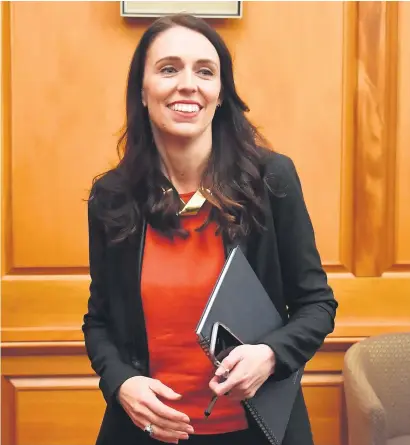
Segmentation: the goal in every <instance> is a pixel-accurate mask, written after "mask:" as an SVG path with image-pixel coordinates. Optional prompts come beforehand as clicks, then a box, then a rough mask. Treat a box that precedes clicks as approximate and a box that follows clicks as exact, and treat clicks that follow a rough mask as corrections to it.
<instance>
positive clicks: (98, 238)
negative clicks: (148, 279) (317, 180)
mask: <svg viewBox="0 0 410 445" xmlns="http://www.w3.org/2000/svg"><path fill="white" fill-rule="evenodd" d="M262 164H263V165H262V166H261V168H262V169H263V170H262V171H263V176H264V178H265V182H266V186H265V196H264V205H265V209H266V213H267V218H266V221H265V225H266V229H267V230H265V231H263V232H261V233H256V232H255V233H252V234H250V236H249V237H248V238H247V239H246V240H244V242H243V243H242V247H244V249H245V252H246V256H247V258H248V260H249V262H250V264H251V265H252V267H253V269H254V270H255V272H256V274H257V275H258V277H259V279H260V280H261V282H262V284H263V285H264V287H265V289H266V290H267V292H268V294H269V296H270V297H271V299H272V302H273V303H274V304H275V306H276V308H277V309H278V311H279V312H280V313H281V315H282V317H283V320H284V322H285V326H284V327H282V328H281V329H279V330H276V331H272V332H271V333H270V334H269V335H267V336H266V337H265V338H261V339H260V341H259V343H265V344H267V345H269V346H270V347H271V348H272V349H273V351H274V352H275V356H276V370H275V378H277V379H283V378H285V377H287V376H289V375H290V374H291V373H292V372H294V371H295V370H296V369H298V368H300V367H301V366H302V365H304V364H305V363H306V362H307V361H308V360H309V359H310V358H311V357H312V356H313V355H314V353H315V352H316V351H317V350H318V348H319V347H320V346H321V345H322V343H323V341H324V339H325V337H326V336H327V335H328V334H329V333H330V332H332V331H333V328H334V318H335V314H336V308H337V303H336V301H335V299H334V296H333V292H332V290H331V288H330V287H329V286H328V284H327V278H326V274H325V272H324V271H323V269H322V266H321V261H320V257H319V254H318V251H317V248H316V244H315V239H314V231H313V228H312V224H311V220H310V218H309V215H308V212H307V209H306V206H305V202H304V199H303V194H302V189H301V185H300V181H299V177H298V174H297V172H296V170H295V167H294V164H293V162H292V161H291V160H290V159H289V158H288V157H286V156H284V155H280V154H277V153H273V152H271V153H269V154H267V155H266V156H264V160H263V163H262ZM111 174H112V173H109V174H107V175H105V176H103V177H102V178H101V179H99V181H97V182H96V183H95V185H94V187H93V190H92V192H91V199H92V197H93V196H94V194H98V192H99V187H100V185H101V184H102V182H101V181H109V180H110V175H111ZM91 202H92V201H91ZM92 208H93V207H92V206H91V205H89V253H90V275H91V285H90V298H89V301H88V312H87V313H86V314H85V316H84V324H83V332H84V337H85V344H86V348H87V353H88V355H89V358H90V360H91V365H92V368H93V369H94V370H95V372H96V373H97V374H98V375H99V376H100V377H101V379H100V388H101V390H102V393H103V395H104V397H105V399H106V401H107V403H108V407H107V412H106V415H105V418H104V422H103V425H102V429H101V431H100V441H99V442H98V443H101V444H105V443H107V444H108V443H109V439H108V436H110V434H114V430H115V429H117V428H116V425H118V427H119V429H118V430H117V434H120V432H119V431H120V429H121V430H122V433H121V434H125V436H124V438H123V441H122V442H121V443H124V444H127V443H130V444H131V443H132V441H131V435H132V434H134V433H135V434H136V432H135V430H137V428H136V427H135V428H133V426H132V425H131V424H130V421H129V419H128V420H127V419H125V418H127V417H128V416H127V415H126V414H125V412H124V411H123V410H122V408H121V407H119V405H118V403H117V402H116V399H115V397H113V396H114V395H115V393H116V390H117V389H118V388H119V387H120V386H121V384H122V383H123V382H124V381H125V380H127V379H128V378H130V377H133V376H138V375H145V376H149V375H150V370H149V355H148V344H147V334H146V329H145V322H144V313H143V307H142V300H141V294H140V278H141V264H142V257H143V251H144V240H145V230H146V222H145V221H142V222H141V226H140V228H139V230H138V231H137V233H136V234H135V236H133V237H132V238H131V239H128V240H127V241H124V242H122V243H119V244H117V245H108V244H107V240H106V237H105V232H104V230H103V227H102V224H101V223H100V222H99V220H98V219H97V218H96V215H95V214H94V211H92ZM225 247H226V250H227V251H229V248H230V247H232V246H230V245H229V243H227V242H225ZM124 416H125V418H124ZM114 419H116V420H114ZM120 424H122V426H121V428H120ZM127 428H128V430H127ZM108 430H109V431H108ZM124 431H129V433H125V432H124ZM103 436H104V437H106V438H107V439H106V440H105V439H103ZM296 436H297V437H296ZM112 437H116V436H112ZM292 437H293V439H292ZM117 438H118V436H117ZM133 440H135V439H133ZM116 443H119V442H116ZM294 443H295V444H296V443H297V444H301V443H303V444H309V443H312V442H311V438H310V427H309V422H308V418H307V414H306V409H305V405H304V401H303V396H302V394H300V396H299V398H298V399H297V402H296V403H295V406H294V414H292V418H291V422H290V424H289V428H288V434H287V438H285V442H284V445H293V444H294Z"/></svg>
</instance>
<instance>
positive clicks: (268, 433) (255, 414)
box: [243, 400, 280, 445]
mask: <svg viewBox="0 0 410 445" xmlns="http://www.w3.org/2000/svg"><path fill="white" fill-rule="evenodd" d="M243 404H244V406H245V407H246V408H247V410H248V411H249V413H250V415H251V416H252V417H253V419H254V420H255V422H256V423H257V424H258V426H259V428H260V429H261V430H262V432H263V433H264V434H265V437H266V438H267V439H268V441H269V443H271V444H272V445H280V443H279V441H278V439H277V438H276V436H275V434H274V433H273V431H272V430H271V429H270V428H269V427H268V426H267V425H266V423H265V421H264V420H263V418H262V417H261V415H260V414H259V413H258V411H257V410H256V409H255V407H254V406H253V404H252V402H251V401H250V400H244V401H243Z"/></svg>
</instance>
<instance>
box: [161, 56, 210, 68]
mask: <svg viewBox="0 0 410 445" xmlns="http://www.w3.org/2000/svg"><path fill="white" fill-rule="evenodd" d="M163 62H182V59H181V58H180V57H178V56H167V57H162V58H161V59H159V60H158V61H157V62H156V63H155V65H158V64H160V63H163ZM195 64H209V65H213V66H215V68H218V64H217V63H216V62H215V61H213V60H212V59H199V60H197V61H196V62H195Z"/></svg>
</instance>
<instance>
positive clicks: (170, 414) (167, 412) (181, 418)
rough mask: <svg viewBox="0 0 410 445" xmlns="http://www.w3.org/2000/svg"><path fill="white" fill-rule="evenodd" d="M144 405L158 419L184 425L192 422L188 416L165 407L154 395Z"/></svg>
mask: <svg viewBox="0 0 410 445" xmlns="http://www.w3.org/2000/svg"><path fill="white" fill-rule="evenodd" d="M144 404H145V406H146V407H147V408H148V409H149V410H150V411H152V412H153V413H154V414H155V415H157V416H158V417H162V418H164V419H168V420H170V421H172V422H182V423H189V422H190V419H189V417H188V416H187V415H186V414H184V413H181V412H180V411H177V410H176V409H174V408H171V407H169V406H167V405H165V404H164V403H162V402H161V401H160V400H159V399H157V398H156V397H155V395H154V394H153V395H152V396H150V397H147V398H146V400H145V403H144Z"/></svg>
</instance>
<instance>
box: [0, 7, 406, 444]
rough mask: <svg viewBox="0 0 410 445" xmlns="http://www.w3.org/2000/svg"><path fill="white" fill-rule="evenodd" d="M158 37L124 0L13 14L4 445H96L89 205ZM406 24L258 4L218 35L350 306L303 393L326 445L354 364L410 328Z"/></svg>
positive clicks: (393, 17)
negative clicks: (355, 354)
mask: <svg viewBox="0 0 410 445" xmlns="http://www.w3.org/2000/svg"><path fill="white" fill-rule="evenodd" d="M149 23H150V21H149V20H135V21H126V20H124V19H122V18H121V17H120V15H119V5H118V3H117V2H78V3H77V2H73V3H71V2H66V3H64V2H62V3H60V2H43V3H41V2H32V3H17V2H13V3H5V2H3V3H2V46H1V49H2V74H3V77H2V151H3V168H2V186H3V195H2V331H1V332H2V354H3V361H2V377H1V384H2V416H3V417H2V426H3V428H2V443H3V444H4V445H37V444H41V445H47V444H50V445H51V444H52V445H63V444H67V445H68V444H70V445H73V444H82V445H87V444H92V443H94V440H95V436H96V433H97V431H98V427H99V424H100V421H101V417H102V414H103V410H104V402H103V399H102V396H101V394H100V393H99V390H98V379H97V377H96V376H95V375H94V374H93V372H92V370H91V368H90V366H89V362H88V359H87V358H86V356H85V351H84V345H83V337H82V334H81V330H80V326H81V323H82V315H83V314H84V312H85V310H86V302H87V298H88V285H89V276H88V268H87V267H88V265H87V262H88V253H87V224H86V204H85V202H84V201H83V200H84V199H85V198H86V197H87V194H88V189H89V187H90V184H91V179H92V177H93V176H94V175H96V174H97V173H100V172H102V171H103V170H105V169H106V168H107V167H109V166H110V165H113V162H115V159H116V158H115V144H116V138H117V136H118V129H119V128H120V127H121V124H122V122H123V114H124V110H123V108H124V100H123V98H124V89H125V80H126V75H127V70H128V64H129V60H130V57H131V55H132V52H133V50H134V48H135V45H136V43H137V42H138V39H139V37H140V36H141V33H142V32H143V30H144V29H145V27H146V26H147V25H148V24H149ZM408 23H410V4H407V3H405V2H402V3H396V2H346V3H342V2H317V3H315V2H308V3H305V2H301V3H297V2H246V3H245V4H244V16H243V18H242V19H240V20H225V21H218V20H213V21H211V24H212V25H214V26H215V27H216V29H217V30H218V31H219V32H220V33H221V34H222V35H223V37H224V38H225V39H226V41H227V43H228V45H229V47H230V48H231V50H232V53H233V55H234V61H235V74H236V82H237V85H238V88H239V91H240V94H241V95H242V96H243V98H244V99H245V101H246V102H247V103H248V104H249V106H250V108H251V118H252V120H253V122H255V123H256V124H257V125H258V126H260V127H261V129H262V131H263V132H264V133H265V135H266V136H267V137H268V138H269V139H270V140H271V142H272V144H273V145H274V146H275V148H276V149H277V150H278V151H281V152H284V153H286V154H288V155H290V156H291V157H292V158H293V160H294V161H295V163H296V166H297V168H298V170H299V173H300V176H301V179H302V183H303V187H304V192H305V197H306V201H307V204H308V207H309V210H310V213H311V216H312V219H313V223H314V226H315V230H316V236H317V242H318V246H319V250H320V253H321V255H322V259H323V263H324V265H325V268H326V270H327V271H328V274H329V280H330V283H331V285H332V286H333V288H334V291H335V295H336V298H337V299H338V301H339V303H340V308H339V311H338V315H337V325H336V329H335V332H334V333H333V334H332V335H331V336H330V337H329V338H328V339H327V340H326V342H325V345H324V346H323V348H322V349H321V351H320V352H319V353H318V354H317V355H316V356H315V358H314V359H313V360H312V361H311V362H310V363H309V364H308V366H307V370H306V374H305V377H304V380H303V385H304V393H305V397H306V400H307V404H308V408H309V413H310V416H311V421H312V425H313V431H314V435H315V440H316V444H317V445H341V444H343V445H344V444H346V443H347V442H346V427H347V425H346V419H345V411H344V401H343V379H342V375H341V368H342V362H343V355H344V352H345V351H346V349H347V348H348V347H349V346H350V345H351V344H352V343H354V342H356V341H359V340H360V339H362V338H364V337H366V336H369V335H374V334H378V333H382V332H391V331H404V330H409V328H410V299H409V296H410V278H409V277H410V275H409V271H410V230H409V227H410V207H409V205H408V203H409V201H410V149H409V145H410V126H409V118H410V90H409V88H410V87H409V84H408V81H407V79H410V30H409V27H408V26H406V24H408ZM399 43H400V44H399Z"/></svg>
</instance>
